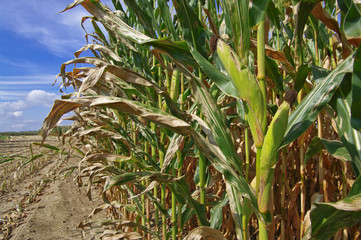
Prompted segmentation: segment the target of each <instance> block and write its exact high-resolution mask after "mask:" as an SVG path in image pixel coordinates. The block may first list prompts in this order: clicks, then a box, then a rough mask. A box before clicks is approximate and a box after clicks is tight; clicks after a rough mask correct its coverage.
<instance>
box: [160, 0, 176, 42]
mask: <svg viewBox="0 0 361 240" xmlns="http://www.w3.org/2000/svg"><path fill="white" fill-rule="evenodd" d="M158 4H159V10H160V15H161V17H162V18H163V22H164V24H165V25H166V26H167V30H168V31H169V32H170V34H171V36H172V39H173V40H174V41H178V40H179V37H178V34H177V32H176V30H175V27H174V25H173V21H172V16H171V13H170V11H169V10H170V9H169V7H168V4H167V1H166V0H158Z"/></svg>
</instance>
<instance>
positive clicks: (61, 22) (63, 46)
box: [0, 0, 89, 132]
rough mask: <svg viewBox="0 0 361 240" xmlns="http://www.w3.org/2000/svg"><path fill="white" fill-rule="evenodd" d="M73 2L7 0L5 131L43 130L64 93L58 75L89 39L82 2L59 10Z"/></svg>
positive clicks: (1, 32)
mask: <svg viewBox="0 0 361 240" xmlns="http://www.w3.org/2000/svg"><path fill="white" fill-rule="evenodd" d="M72 2H73V0H62V1H55V0H16V1H14V0H2V4H1V8H0V16H1V17H0V132H4V131H26V130H39V129H40V128H41V125H42V122H43V120H44V118H45V117H46V116H47V114H48V113H49V111H50V109H51V106H52V104H53V103H54V100H55V99H57V98H60V92H59V88H58V86H59V84H55V85H54V86H52V84H53V83H54V80H55V76H56V75H57V74H58V73H59V70H60V66H61V64H62V63H63V62H66V61H68V60H70V59H73V58H74V55H73V53H74V52H75V51H76V50H78V49H80V48H81V47H82V46H84V45H85V44H86V40H85V37H84V35H85V32H84V30H83V29H82V28H81V24H80V23H81V18H82V17H83V16H87V15H89V14H88V13H87V12H86V11H85V10H84V9H83V8H82V7H81V6H78V7H76V8H74V9H72V10H69V11H67V12H65V13H61V14H58V13H59V12H60V11H62V10H63V9H64V8H65V7H66V6H67V5H68V4H69V3H72ZM59 80H60V78H59ZM58 83H59V82H58Z"/></svg>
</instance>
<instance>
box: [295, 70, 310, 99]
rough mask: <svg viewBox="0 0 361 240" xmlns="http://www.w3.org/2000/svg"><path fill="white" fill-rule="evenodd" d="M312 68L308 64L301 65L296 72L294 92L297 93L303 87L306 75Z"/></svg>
mask: <svg viewBox="0 0 361 240" xmlns="http://www.w3.org/2000/svg"><path fill="white" fill-rule="evenodd" d="M311 70H312V68H311V67H310V66H309V64H302V65H301V66H300V67H299V68H298V71H297V74H296V79H295V90H296V91H297V92H299V91H300V90H301V89H302V88H303V85H304V84H305V82H306V79H307V76H308V74H309V73H310V72H311Z"/></svg>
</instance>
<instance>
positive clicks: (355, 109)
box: [351, 47, 361, 132]
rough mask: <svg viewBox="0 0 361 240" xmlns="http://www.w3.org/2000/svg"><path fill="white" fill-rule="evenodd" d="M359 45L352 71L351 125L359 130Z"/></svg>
mask: <svg viewBox="0 0 361 240" xmlns="http://www.w3.org/2000/svg"><path fill="white" fill-rule="evenodd" d="M360 93H361V47H359V48H358V49H357V51H356V55H355V61H354V65H353V73H352V104H351V125H352V127H353V128H354V129H356V130H358V131H359V132H360V131H361V94H360Z"/></svg>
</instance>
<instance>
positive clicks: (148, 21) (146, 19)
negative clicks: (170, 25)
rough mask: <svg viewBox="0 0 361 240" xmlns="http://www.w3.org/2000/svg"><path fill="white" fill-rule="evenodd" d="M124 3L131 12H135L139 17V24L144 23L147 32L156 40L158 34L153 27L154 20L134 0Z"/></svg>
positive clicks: (126, 0)
mask: <svg viewBox="0 0 361 240" xmlns="http://www.w3.org/2000/svg"><path fill="white" fill-rule="evenodd" d="M124 3H125V4H126V5H127V6H128V9H131V11H133V12H134V14H135V15H136V16H137V18H138V20H139V22H140V23H142V26H143V28H144V30H145V32H146V33H147V34H148V35H149V36H151V37H153V38H155V37H156V33H155V31H154V28H153V26H152V18H151V17H150V16H149V15H148V14H147V13H146V12H145V11H143V10H142V9H141V8H140V7H139V6H138V4H137V3H136V2H135V1H134V0H124Z"/></svg>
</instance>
